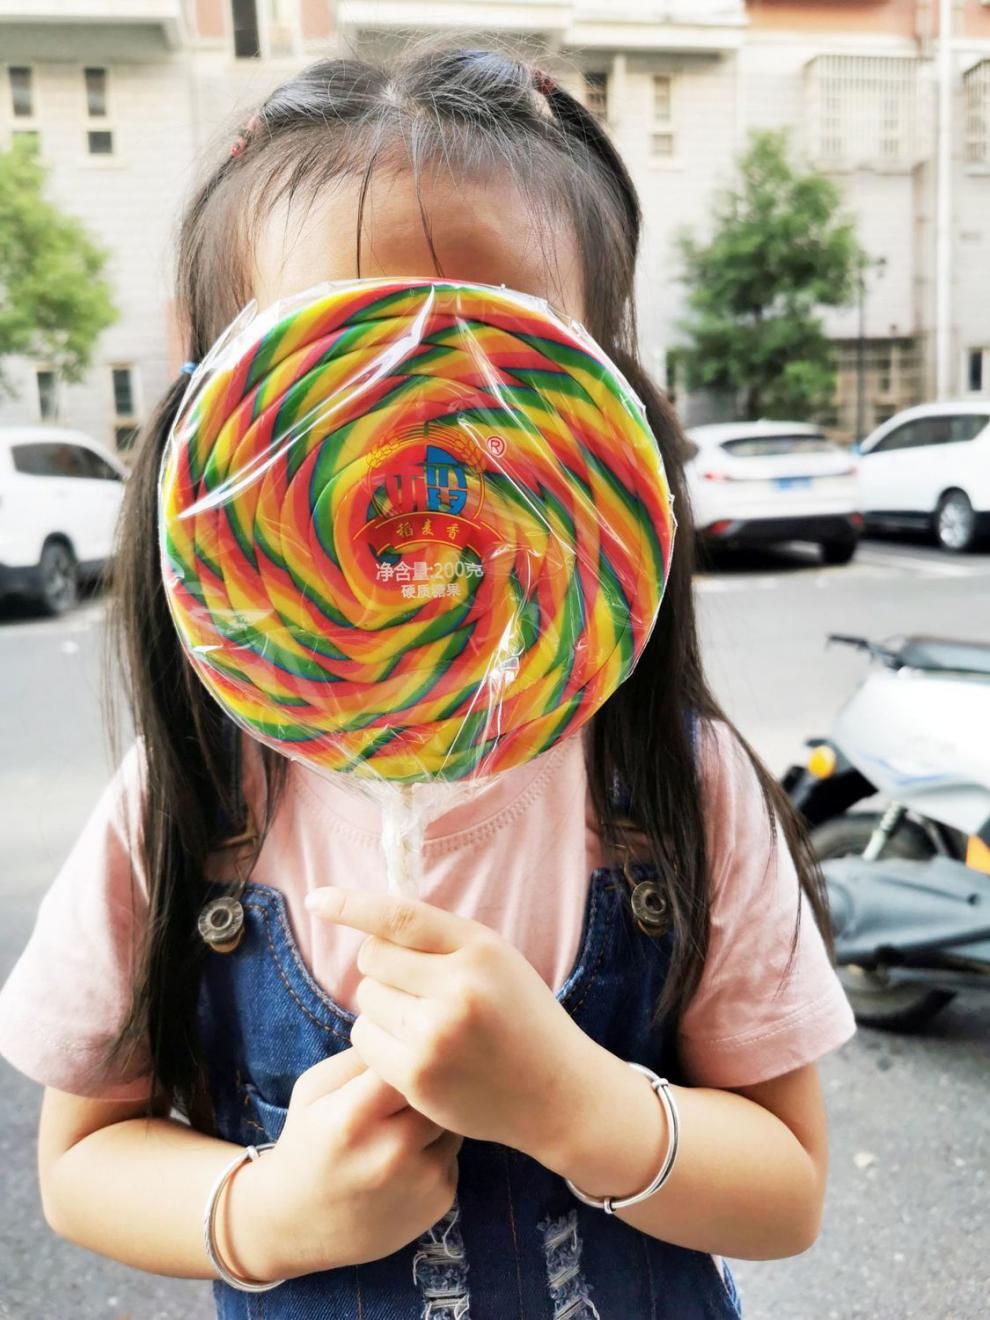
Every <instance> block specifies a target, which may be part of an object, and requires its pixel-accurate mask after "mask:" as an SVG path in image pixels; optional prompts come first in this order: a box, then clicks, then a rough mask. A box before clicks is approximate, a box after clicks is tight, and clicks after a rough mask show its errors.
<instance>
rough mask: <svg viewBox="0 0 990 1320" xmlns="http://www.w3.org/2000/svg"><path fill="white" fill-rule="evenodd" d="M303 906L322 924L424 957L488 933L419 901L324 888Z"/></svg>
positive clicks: (313, 892) (474, 923) (314, 891)
mask: <svg viewBox="0 0 990 1320" xmlns="http://www.w3.org/2000/svg"><path fill="white" fill-rule="evenodd" d="M306 906H307V907H308V908H309V909H310V911H311V912H313V913H314V914H315V915H316V916H318V917H322V919H323V920H324V921H333V922H336V923H337V924H338V925H341V926H351V927H352V928H353V929H354V930H363V931H364V932H365V933H366V934H367V935H378V936H380V937H381V938H382V939H384V940H390V941H391V942H392V943H393V944H402V945H404V946H405V947H406V948H409V949H421V950H422V951H423V952H424V953H453V952H454V950H455V949H460V948H462V947H463V946H464V945H465V944H467V943H469V942H470V941H471V940H473V939H476V938H477V937H478V935H479V934H480V933H482V932H484V933H486V934H488V933H490V932H488V929H487V927H485V926H482V925H481V924H480V922H477V921H471V920H469V919H468V918H467V917H459V916H457V915H456V914H455V913H453V912H445V911H444V909H443V908H438V907H434V905H433V904H432V903H423V902H422V901H421V900H420V899H418V898H400V897H398V896H397V895H395V894H364V893H361V892H360V891H359V890H354V889H337V888H335V887H334V886H332V885H327V886H324V887H323V888H320V889H311V890H310V891H309V893H308V894H307V895H306Z"/></svg>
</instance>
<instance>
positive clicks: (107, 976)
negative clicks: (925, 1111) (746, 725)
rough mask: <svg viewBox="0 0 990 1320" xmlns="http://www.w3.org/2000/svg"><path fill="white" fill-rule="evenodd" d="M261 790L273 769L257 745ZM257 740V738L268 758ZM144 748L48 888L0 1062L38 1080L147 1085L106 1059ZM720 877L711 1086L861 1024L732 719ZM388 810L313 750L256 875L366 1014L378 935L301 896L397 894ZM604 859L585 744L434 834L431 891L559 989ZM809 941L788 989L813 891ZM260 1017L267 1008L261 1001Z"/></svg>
mask: <svg viewBox="0 0 990 1320" xmlns="http://www.w3.org/2000/svg"><path fill="white" fill-rule="evenodd" d="M244 743H245V751H246V761H245V765H246V784H245V788H246V793H247V795H248V798H249V800H251V799H252V798H253V797H254V795H255V794H256V793H257V791H258V785H259V784H260V780H259V778H258V774H257V769H258V762H257V753H256V749H255V744H253V743H252V742H251V740H250V739H247V738H245V740H244ZM252 749H255V750H252ZM142 773H143V761H142V757H141V748H140V743H135V744H134V746H133V747H132V748H131V749H130V751H129V752H128V753H127V755H126V756H125V757H124V759H123V761H122V762H121V765H120V766H119V768H118V770H117V773H116V774H115V776H114V777H113V778H112V780H111V782H110V783H109V784H108V785H107V787H106V788H105V790H104V791H103V793H102V795H101V797H100V799H99V801H98V802H97V804H96V807H95V808H94V810H93V813H92V815H91V816H90V818H89V820H88V822H87V824H86V825H85V827H84V829H83V831H82V833H81V834H80V836H79V838H78V839H77V841H76V843H75V845H74V847H73V848H72V851H71V853H70V854H69V856H68V858H67V859H66V861H65V863H64V864H63V866H62V868H61V870H60V871H59V873H58V875H57V876H56V877H55V880H54V881H53V883H52V885H51V886H50V888H49V889H48V891H47V892H46V894H45V895H44V897H43V899H42V901H41V905H40V907H39V910H38V914H37V917H36V920H35V925H34V929H33V931H32V934H31V937H30V939H29V940H28V943H27V945H26V946H25V948H24V950H23V952H22V953H21V955H20V957H19V959H18V961H17V962H16V963H15V965H14V968H13V970H12V971H11V973H10V976H9V977H8V979H7V981H6V982H5V983H4V985H3V987H2V989H0V1054H2V1055H4V1056H5V1057H6V1058H7V1059H8V1060H9V1062H10V1063H12V1064H13V1065H14V1067H16V1068H18V1069H19V1070H20V1071H21V1072H23V1073H26V1074H27V1076H29V1077H31V1078H34V1079H35V1080H36V1081H38V1082H42V1083H44V1084H45V1085H48V1086H52V1087H55V1088H57V1089H58V1090H62V1091H69V1092H73V1093H75V1094H79V1095H89V1096H94V1097H98V1098H104V1099H134V1098H138V1097H141V1096H144V1095H146V1094H147V1093H148V1091H149V1089H150V1069H149V1068H148V1067H147V1066H146V1067H145V1068H144V1071H143V1072H139V1073H138V1075H133V1074H132V1075H129V1076H127V1077H123V1076H119V1075H116V1076H109V1075H106V1074H103V1075H100V1074H98V1073H97V1072H96V1071H95V1068H94V1059H95V1057H96V1053H97V1051H98V1049H99V1047H100V1045H101V1044H102V1043H103V1042H105V1041H106V1040H107V1039H109V1037H110V1036H111V1034H112V1033H113V1029H114V1027H115V1025H116V1024H117V1023H118V1022H119V1021H121V1020H122V1017H123V1015H124V1013H125V1010H126V1007H127V1004H128V1002H129V991H130V984H131V978H132V976H133V972H134V966H135V949H136V941H137V936H138V934H139V932H140V929H141V926H142V923H143V922H144V920H145V915H146V906H147V899H146V893H147V890H146V885H145V878H144V875H143V874H142V872H141V869H140V866H139V865H138V863H137V859H136V858H135V859H134V862H133V866H134V884H133V885H132V882H131V866H132V859H131V856H130V849H129V842H128V841H129V839H130V838H133V837H134V836H135V834H136V830H137V824H138V821H139V810H140V801H141V794H142ZM701 773H702V783H703V787H704V795H705V808H706V822H707V834H708V848H709V859H710V876H711V923H712V926H711V942H710V947H709V952H708V957H707V959H706V962H705V967H704V971H703V975H702V979H701V983H700V985H699V987H698V989H697V991H696V993H695V995H694V997H693V999H692V1000H691V1003H690V1004H689V1006H688V1008H687V1011H686V1013H685V1014H684V1016H683V1018H682V1021H681V1024H680V1045H681V1052H682V1058H683V1061H684V1064H685V1067H686V1068H687V1069H688V1072H689V1075H690V1077H691V1079H692V1081H693V1082H695V1083H696V1084H697V1085H699V1086H716V1087H731V1086H745V1085H749V1084H752V1083H755V1082H759V1081H764V1080H766V1079H768V1078H771V1077H775V1076H778V1075H780V1074H781V1073H784V1072H788V1071H789V1070H791V1069H793V1068H797V1067H799V1066H801V1065H802V1064H806V1063H809V1062H812V1061H814V1060H816V1059H818V1058H820V1057H821V1056H822V1055H823V1054H826V1053H827V1052H829V1051H830V1050H833V1049H835V1048H836V1047H837V1046H839V1045H841V1044H843V1043H844V1042H845V1041H847V1040H848V1039H849V1038H850V1036H852V1034H853V1033H854V1031H855V1022H854V1019H853V1015H852V1012H851V1010H850V1008H849V1004H848V1002H847V1000H846V997H845V994H844V992H843V990H842V987H841V984H840V982H839V980H838V977H837V976H836V974H835V971H834V969H833V968H832V966H831V964H830V963H829V960H828V956H827V953H826V951H825V946H824V943H823V941H822V939H821V936H820V934H819V932H818V930H817V927H816V925H815V922H814V918H813V915H812V912H811V908H810V906H809V904H808V902H807V899H806V898H805V897H804V895H803V893H802V891H801V890H800V887H799V885H798V882H797V877H796V874H795V870H794V865H793V862H792V860H791V857H790V855H789V853H788V852H787V850H786V845H785V844H784V843H783V840H782V838H781V842H780V846H779V847H778V849H777V851H776V854H775V856H774V858H773V859H771V858H770V831H769V825H768V822H767V819H766V815H765V811H764V806H763V800H762V797H761V794H760V789H759V783H758V781H757V779H756V776H755V773H754V771H753V768H752V765H751V763H750V761H749V759H748V757H747V756H746V754H745V752H744V751H743V749H742V747H741V746H740V744H739V743H738V741H737V740H736V739H735V738H734V737H733V735H732V734H731V731H730V730H729V729H728V726H727V725H724V724H721V723H713V724H710V725H707V726H705V728H704V731H703V736H702V739H701ZM379 822H380V816H379V811H378V808H377V806H376V805H375V804H374V803H372V802H370V801H369V800H367V799H364V798H362V797H360V796H358V795H356V794H355V793H353V792H352V791H351V790H349V789H347V788H345V787H342V786H341V785H340V784H339V783H338V782H334V781H331V780H329V779H327V778H325V777H323V776H322V775H320V774H319V773H317V772H316V771H313V770H310V769H307V768H305V767H303V766H302V765H301V764H300V763H298V762H293V763H291V764H290V768H289V775H288V781H287V787H286V793H285V796H284V798H283V800H282V804H281V806H280V808H279V810H278V812H277V814H276V817H275V820H274V823H273V826H272V829H271V831H270V833H269V835H268V837H267V838H266V840H265V842H264V845H263V847H262V849H261V853H260V855H259V859H258V863H257V866H256V868H255V870H254V872H253V874H252V876H251V878H252V879H253V880H256V881H259V882H261V883H263V884H266V885H271V886H272V887H273V888H276V889H280V890H282V891H283V893H284V894H285V897H286V905H287V909H288V915H289V922H290V926H291V930H292V934H293V935H294V937H295V940H296V942H297V944H298V946H299V949H300V952H301V955H302V957H303V959H304V960H305V962H306V964H307V965H308V967H309V969H310V971H311V973H312V975H313V977H314V978H315V980H316V981H317V982H318V983H319V984H320V985H321V986H322V987H323V988H324V989H325V990H326V991H327V993H329V994H331V995H332V996H333V997H334V998H336V999H337V1000H338V1001H340V1002H341V1003H343V1004H344V1005H345V1006H347V1007H349V1008H353V1007H354V992H355V988H356V986H357V983H358V981H359V979H360V973H359V972H358V971H357V968H356V965H355V959H356V955H357V950H358V947H359V945H360V943H361V941H362V940H363V939H364V936H363V935H362V934H361V933H360V932H358V931H352V930H349V929H347V928H346V927H341V926H334V925H329V924H327V923H325V922H322V921H320V920H319V918H318V917H315V916H314V915H313V914H311V913H310V912H309V911H308V910H307V909H306V908H305V906H304V904H303V899H304V897H305V895H306V893H307V891H308V890H310V889H313V888H316V887H318V886H320V885H323V884H329V883H332V884H335V885H341V886H353V887H354V888H363V889H368V888H378V889H381V890H384V889H385V877H384V867H383V863H382V861H381V858H380V853H379ZM601 861H602V857H601V852H600V845H599V839H598V835H597V832H596V829H595V821H594V814H593V812H592V810H591V808H590V799H589V795H588V791H587V782H586V777H585V770H584V758H583V749H582V743H581V739H580V738H571V739H568V740H567V741H565V742H563V743H560V744H558V746H557V747H555V748H553V749H552V750H551V751H550V752H547V753H545V754H544V755H543V756H542V757H540V758H539V759H538V760H536V761H534V762H532V763H531V764H529V765H526V766H522V767H520V768H519V769H516V770H512V771H508V772H506V773H505V774H503V775H502V776H500V777H498V778H497V779H495V780H494V781H493V782H492V783H491V784H490V785H489V786H488V787H486V788H485V789H484V790H483V792H482V793H481V794H480V795H478V796H476V797H475V798H474V799H473V800H471V801H469V802H466V803H463V804H461V805H459V806H455V807H453V808H452V809H451V810H449V811H447V812H446V813H445V814H443V815H442V816H440V817H438V818H437V819H436V820H434V821H433V822H432V823H431V824H430V825H429V827H428V829H427V835H426V844H425V849H424V861H423V882H422V887H421V896H422V897H423V898H424V899H426V900H427V901H428V902H431V903H435V904H437V905H438V906H440V907H444V908H447V909H449V910H452V911H456V912H459V913H461V914H463V915H466V916H469V917H473V918H474V919H476V920H478V921H481V922H484V923H485V924H486V925H488V926H491V927H493V928H494V929H496V930H498V931H499V932H500V933H501V934H502V935H503V936H504V937H505V938H506V939H508V940H509V941H511V942H512V943H513V944H514V945H516V947H517V948H519V949H520V950H521V951H522V952H523V953H524V954H525V956H526V957H527V958H528V959H529V960H530V962H531V963H532V964H533V965H534V967H535V968H536V969H537V971H538V972H539V973H540V975H541V976H542V977H543V979H544V980H545V981H546V982H547V984H548V985H550V986H551V987H552V988H553V989H555V990H556V989H558V988H559V987H560V986H561V985H563V983H564V981H565V980H566V979H567V975H568V973H569V972H570V970H571V968H572V966H573V964H574V962H575V959H576V957H577V952H578V945H579V942H580V938H581V933H582V924H583V917H584V909H585V901H586V897H587V892H588V883H589V878H590V874H591V871H592V870H593V869H594V867H596V866H598V865H600V864H601ZM799 901H800V903H801V906H802V912H801V922H800V940H799V944H798V949H797V952H796V955H795V960H794V963H793V966H792V969H791V972H790V974H789V975H788V977H787V978H786V980H785V981H784V983H783V986H780V978H781V974H782V972H783V969H784V967H785V965H786V962H787V957H788V953H789V950H790V945H791V938H792V934H793V928H794V921H795V918H796V916H797V908H798V903H799ZM260 1011H263V1008H262V1006H259V1012H260Z"/></svg>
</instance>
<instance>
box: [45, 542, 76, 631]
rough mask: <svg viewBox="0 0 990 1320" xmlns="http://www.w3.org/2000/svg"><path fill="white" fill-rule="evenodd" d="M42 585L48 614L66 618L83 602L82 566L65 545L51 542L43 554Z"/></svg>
mask: <svg viewBox="0 0 990 1320" xmlns="http://www.w3.org/2000/svg"><path fill="white" fill-rule="evenodd" d="M38 581H39V588H40V590H39V600H40V604H41V607H42V609H43V610H44V611H45V613H46V614H64V613H65V611H66V610H71V609H72V607H73V605H75V603H76V601H77V600H78V599H79V565H78V564H77V563H76V557H75V555H74V554H73V553H72V551H71V549H70V548H69V547H68V546H67V545H66V543H65V542H64V541H49V542H48V543H47V545H46V546H45V548H44V550H42V552H41V561H40V563H39V564H38Z"/></svg>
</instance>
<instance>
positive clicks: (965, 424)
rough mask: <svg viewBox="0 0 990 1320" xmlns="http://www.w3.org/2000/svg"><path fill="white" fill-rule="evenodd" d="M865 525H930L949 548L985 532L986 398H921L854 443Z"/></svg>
mask: <svg viewBox="0 0 990 1320" xmlns="http://www.w3.org/2000/svg"><path fill="white" fill-rule="evenodd" d="M859 493H860V504H861V507H862V509H863V514H864V517H865V519H866V526H867V527H868V528H874V529H876V530H882V529H884V528H887V529H891V530H917V531H931V532H932V533H933V534H934V535H935V537H936V539H937V540H938V541H939V543H940V544H941V545H942V546H943V547H944V548H945V549H946V550H953V551H956V552H959V551H962V550H968V549H969V548H970V547H971V546H972V545H973V544H974V543H975V541H976V540H977V539H978V537H979V536H980V535H982V534H983V533H986V532H990V399H980V400H975V399H974V400H971V401H969V402H967V403H924V404H921V405H920V406H919V407H917V408H908V409H906V410H905V411H904V412H899V413H897V415H896V416H894V417H891V418H890V420H889V421H886V422H884V423H883V425H882V426H878V427H877V429H876V430H875V431H874V432H873V433H872V435H870V436H868V437H867V438H866V439H865V440H864V441H863V443H862V444H861V445H860V446H859Z"/></svg>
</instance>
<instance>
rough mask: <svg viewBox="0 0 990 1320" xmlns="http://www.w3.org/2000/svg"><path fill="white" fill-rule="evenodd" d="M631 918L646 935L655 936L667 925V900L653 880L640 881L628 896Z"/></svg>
mask: <svg viewBox="0 0 990 1320" xmlns="http://www.w3.org/2000/svg"><path fill="white" fill-rule="evenodd" d="M629 902H630V905H631V907H632V911H633V916H634V917H635V918H636V921H637V923H638V925H639V927H640V929H641V930H642V931H644V932H645V933H646V934H647V935H653V934H657V933H659V932H660V931H662V930H665V929H666V927H667V925H668V916H667V900H666V898H665V897H664V896H663V894H661V892H660V887H659V886H658V885H657V883H656V881H654V880H641V881H640V882H639V884H638V885H636V887H635V889H634V890H633V891H632V893H631V895H630V896H629Z"/></svg>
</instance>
